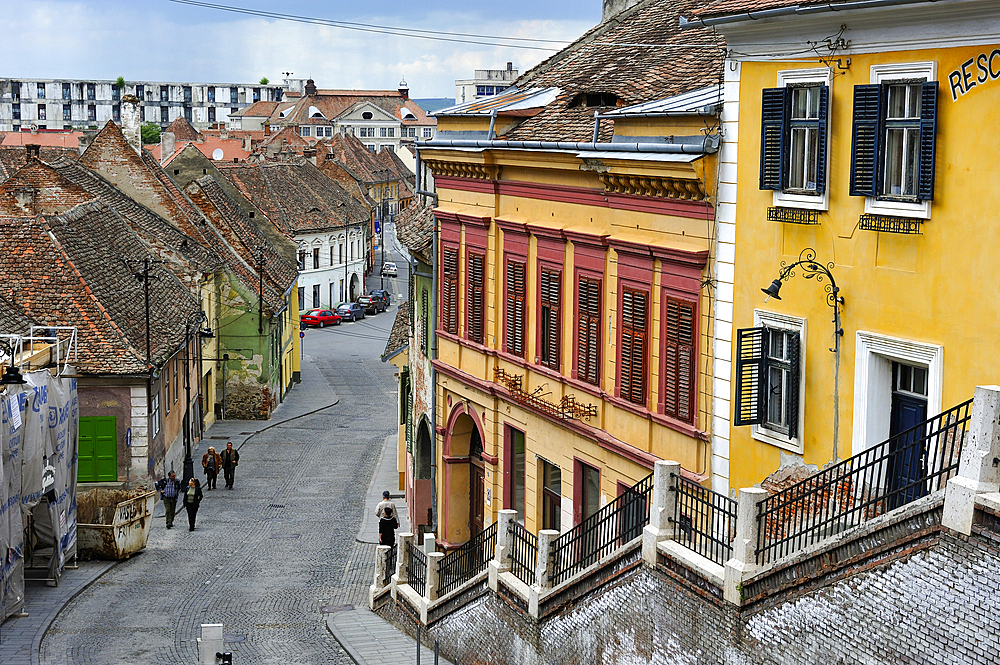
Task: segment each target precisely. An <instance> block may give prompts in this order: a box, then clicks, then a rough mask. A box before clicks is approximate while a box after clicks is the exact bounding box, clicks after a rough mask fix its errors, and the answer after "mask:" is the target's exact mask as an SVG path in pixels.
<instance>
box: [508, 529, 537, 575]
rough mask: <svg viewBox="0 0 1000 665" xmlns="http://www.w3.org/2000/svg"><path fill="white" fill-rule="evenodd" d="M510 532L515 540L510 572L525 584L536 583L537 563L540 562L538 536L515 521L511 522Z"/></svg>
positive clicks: (511, 554)
mask: <svg viewBox="0 0 1000 665" xmlns="http://www.w3.org/2000/svg"><path fill="white" fill-rule="evenodd" d="M510 533H511V535H512V540H513V542H514V546H513V549H512V550H511V553H510V572H512V573H514V577H516V578H517V579H519V580H521V581H522V582H524V583H525V584H534V583H535V564H536V563H537V562H538V536H536V535H534V534H533V533H531V532H530V531H528V530H527V529H525V528H524V525H523V524H521V523H520V522H515V521H512V522H511V523H510Z"/></svg>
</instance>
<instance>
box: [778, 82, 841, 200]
mask: <svg viewBox="0 0 1000 665" xmlns="http://www.w3.org/2000/svg"><path fill="white" fill-rule="evenodd" d="M797 83H822V84H823V85H825V86H826V87H827V88H829V95H828V102H827V109H826V117H827V122H826V145H827V151H826V164H823V169H824V173H823V177H824V178H825V179H826V186H825V187H824V188H823V195H822V196H810V195H808V194H793V193H790V192H783V191H779V190H775V191H774V192H773V195H774V198H773V202H772V203H773V205H774V206H777V207H782V208H799V209H803V210H829V209H830V152H831V151H830V149H829V145H830V127H832V126H833V117H832V114H831V111H832V109H833V72H832V71H831V70H830V68H829V67H815V68H810V69H786V70H782V71H780V72H778V87H779V88H785V87H788V86H789V85H794V84H797Z"/></svg>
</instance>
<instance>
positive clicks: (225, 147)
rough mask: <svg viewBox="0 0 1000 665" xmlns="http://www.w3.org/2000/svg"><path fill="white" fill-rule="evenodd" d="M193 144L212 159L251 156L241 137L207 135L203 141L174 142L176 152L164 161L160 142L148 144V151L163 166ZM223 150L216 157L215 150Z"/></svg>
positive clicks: (219, 159)
mask: <svg viewBox="0 0 1000 665" xmlns="http://www.w3.org/2000/svg"><path fill="white" fill-rule="evenodd" d="M189 145H193V146H194V147H195V148H197V149H198V150H199V151H200V152H201V154H203V155H205V156H206V157H208V158H209V159H211V160H215V161H223V162H231V161H233V159H238V160H240V161H241V162H242V161H243V160H245V159H246V158H247V157H249V156H250V153H249V152H247V151H246V150H244V149H243V141H241V140H240V139H236V138H232V139H220V138H219V137H218V136H206V137H205V138H204V139H203V140H201V141H183V142H180V143H175V144H174V154H172V155H170V156H169V159H167V161H166V162H163V160H162V158H161V157H160V144H155V145H150V146H146V148H145V149H146V151H147V152H149V154H150V155H152V156H153V159H155V160H156V161H157V162H161V166H164V167H166V166H168V165H169V164H170V162H171V161H172V160H173V159H174V157H176V156H177V155H179V154H180V153H181V150H183V149H184V148H185V147H186V146H189ZM216 150H219V151H221V156H219V157H216V156H215V151H216Z"/></svg>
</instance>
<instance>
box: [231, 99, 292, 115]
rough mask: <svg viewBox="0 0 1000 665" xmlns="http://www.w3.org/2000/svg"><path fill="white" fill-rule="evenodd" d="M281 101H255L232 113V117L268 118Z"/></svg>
mask: <svg viewBox="0 0 1000 665" xmlns="http://www.w3.org/2000/svg"><path fill="white" fill-rule="evenodd" d="M280 103H281V102H254V103H253V104H251V105H250V106H246V107H244V108H242V109H240V110H239V111H237V112H236V113H230V114H229V117H230V118H246V117H253V118H267V117H270V115H271V114H272V113H274V109H275V108H277V107H278V104H280Z"/></svg>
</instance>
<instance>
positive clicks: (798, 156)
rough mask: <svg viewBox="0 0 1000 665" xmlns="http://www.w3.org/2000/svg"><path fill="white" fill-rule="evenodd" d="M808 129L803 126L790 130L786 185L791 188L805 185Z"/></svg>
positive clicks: (799, 187) (800, 187) (801, 187)
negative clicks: (790, 141)
mask: <svg viewBox="0 0 1000 665" xmlns="http://www.w3.org/2000/svg"><path fill="white" fill-rule="evenodd" d="M808 134H809V130H808V129H806V128H805V127H793V128H792V132H791V138H792V149H791V153H790V154H789V156H788V157H789V166H788V186H789V187H790V188H791V189H803V188H804V187H805V181H806V176H805V162H806V142H807V140H808V139H807V138H806V137H807V136H808Z"/></svg>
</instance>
